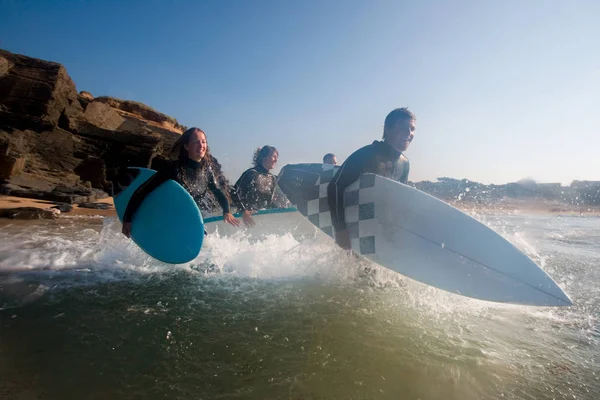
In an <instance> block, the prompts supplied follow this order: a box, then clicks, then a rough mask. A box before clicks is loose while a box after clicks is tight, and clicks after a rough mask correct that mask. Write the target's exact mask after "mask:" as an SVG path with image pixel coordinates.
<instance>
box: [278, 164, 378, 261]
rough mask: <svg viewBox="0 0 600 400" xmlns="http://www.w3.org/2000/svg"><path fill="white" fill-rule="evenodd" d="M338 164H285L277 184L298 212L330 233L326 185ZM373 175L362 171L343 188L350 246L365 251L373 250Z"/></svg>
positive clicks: (374, 231) (365, 252)
mask: <svg viewBox="0 0 600 400" xmlns="http://www.w3.org/2000/svg"><path fill="white" fill-rule="evenodd" d="M338 169H339V167H337V166H333V165H330V164H297V165H286V166H285V167H284V168H283V169H282V171H281V172H282V173H281V175H280V180H279V186H280V187H281V189H282V191H283V192H284V193H285V194H286V196H288V199H289V200H290V201H291V202H292V204H294V205H295V206H296V208H298V211H300V213H302V215H304V216H306V217H307V218H308V219H309V221H310V222H312V223H313V224H314V225H315V226H317V227H318V228H319V229H321V230H322V231H323V232H325V233H326V234H328V235H329V236H331V237H334V233H333V232H334V231H333V226H332V225H331V214H330V211H329V204H328V203H327V186H329V183H330V182H331V180H332V179H333V176H334V175H335V173H336V172H337V170H338ZM374 187H375V175H373V174H363V175H361V177H360V178H359V179H358V180H357V181H356V182H354V183H353V184H352V185H350V186H348V188H346V191H345V192H344V204H345V206H346V208H345V215H346V224H347V226H348V230H349V232H350V240H351V242H352V248H353V249H354V250H355V251H357V252H360V254H363V255H367V254H373V253H375V242H376V240H375V239H376V235H375V233H376V221H375V203H374V195H373V190H374Z"/></svg>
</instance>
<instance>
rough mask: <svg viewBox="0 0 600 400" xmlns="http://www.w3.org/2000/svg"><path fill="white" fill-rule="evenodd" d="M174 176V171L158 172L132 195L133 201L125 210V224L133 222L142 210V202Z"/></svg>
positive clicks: (170, 169)
mask: <svg viewBox="0 0 600 400" xmlns="http://www.w3.org/2000/svg"><path fill="white" fill-rule="evenodd" d="M172 176H173V169H172V168H170V167H168V168H163V169H160V170H158V171H157V172H156V173H155V174H154V175H152V177H151V178H150V179H148V180H147V181H146V182H144V183H143V184H142V185H140V187H138V188H137V190H136V191H135V192H134V193H133V195H131V199H129V203H127V208H126V209H125V214H123V223H126V222H131V219H132V218H133V215H134V214H135V212H136V211H137V210H138V208H140V205H141V204H142V201H144V199H145V198H146V196H148V195H149V194H150V193H152V191H153V190H155V189H156V188H157V187H159V186H160V185H162V184H163V183H165V182H166V181H168V180H169V179H171V178H172Z"/></svg>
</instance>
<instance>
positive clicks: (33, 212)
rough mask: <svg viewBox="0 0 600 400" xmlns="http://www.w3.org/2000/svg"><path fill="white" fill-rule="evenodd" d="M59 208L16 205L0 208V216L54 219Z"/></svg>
mask: <svg viewBox="0 0 600 400" xmlns="http://www.w3.org/2000/svg"><path fill="white" fill-rule="evenodd" d="M59 215H60V210H57V209H55V208H52V209H49V208H48V209H46V208H37V207H17V208H5V209H0V218H12V219H56V218H58V217H59Z"/></svg>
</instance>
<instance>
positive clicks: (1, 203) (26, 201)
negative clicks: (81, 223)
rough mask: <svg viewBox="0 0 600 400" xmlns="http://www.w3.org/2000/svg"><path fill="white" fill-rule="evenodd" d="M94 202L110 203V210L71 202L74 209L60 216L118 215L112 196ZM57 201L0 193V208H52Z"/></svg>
mask: <svg viewBox="0 0 600 400" xmlns="http://www.w3.org/2000/svg"><path fill="white" fill-rule="evenodd" d="M94 203H104V204H110V206H111V208H110V209H108V210H101V209H95V208H84V207H79V206H78V205H77V204H71V205H72V206H73V210H71V211H69V212H61V213H60V215H59V217H58V218H62V217H64V216H83V217H98V216H100V217H113V216H116V215H117V211H116V210H115V207H114V203H113V199H112V197H107V198H105V199H101V200H97V201H94ZM55 205H56V203H55V202H52V201H47V200H38V199H30V198H27V197H16V196H6V195H0V210H5V209H9V208H18V207H36V208H41V209H46V210H47V209H50V208H52V207H53V206H55Z"/></svg>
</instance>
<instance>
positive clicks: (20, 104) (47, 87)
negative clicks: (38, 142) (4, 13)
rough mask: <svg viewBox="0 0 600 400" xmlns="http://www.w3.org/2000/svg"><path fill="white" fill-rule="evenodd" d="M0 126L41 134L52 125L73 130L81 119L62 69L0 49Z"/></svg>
mask: <svg viewBox="0 0 600 400" xmlns="http://www.w3.org/2000/svg"><path fill="white" fill-rule="evenodd" d="M0 57H1V58H2V59H4V60H5V61H4V62H3V63H2V64H3V65H5V67H2V68H1V70H4V71H5V72H4V74H1V75H0V104H2V109H1V110H0V121H1V122H0V124H2V125H4V126H7V127H9V128H17V129H27V128H31V129H35V130H37V131H42V130H45V129H48V128H51V127H53V126H60V127H63V128H65V129H74V128H75V126H74V121H75V120H76V119H78V118H81V117H82V114H83V109H82V108H81V105H80V104H79V101H78V95H77V91H76V89H75V84H73V81H72V80H71V78H70V77H69V75H68V74H67V71H66V70H65V68H64V67H63V66H62V65H60V64H58V63H54V62H49V61H43V60H38V59H35V58H30V57H26V56H22V55H18V54H13V53H10V52H8V51H5V50H1V49H0Z"/></svg>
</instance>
